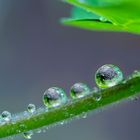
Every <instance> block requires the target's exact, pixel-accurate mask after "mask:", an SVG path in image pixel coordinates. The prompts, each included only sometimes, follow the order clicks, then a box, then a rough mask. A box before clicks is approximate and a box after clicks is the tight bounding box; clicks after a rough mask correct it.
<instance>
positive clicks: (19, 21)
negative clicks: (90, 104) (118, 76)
mask: <svg viewBox="0 0 140 140" xmlns="http://www.w3.org/2000/svg"><path fill="white" fill-rule="evenodd" d="M70 9H71V6H70V5H68V4H66V3H62V2H61V1H60V0H0V111H1V112H2V111H3V110H8V111H10V112H12V113H15V112H20V111H23V110H25V109H26V107H27V105H28V104H29V103H34V104H35V105H36V106H41V105H43V103H42V95H43V92H44V91H45V90H46V89H47V88H49V87H51V86H60V87H63V88H64V89H65V90H66V92H67V94H68V95H69V89H70V87H71V85H73V84H74V83H75V82H85V83H87V84H88V85H89V86H90V87H93V86H95V81H94V73H95V72H96V70H97V68H98V67H100V66H101V65H103V64H106V63H111V64H116V65H118V66H120V67H121V69H122V70H123V72H124V75H125V76H127V75H129V74H130V73H131V72H132V71H133V70H135V69H140V59H139V54H140V45H139V44H140V36H138V35H132V34H127V33H110V32H95V31H94V32H91V31H86V30H82V29H78V28H74V27H66V26H63V25H61V24H60V19H61V18H62V17H68V16H69V14H70ZM139 107H140V101H139V100H137V101H130V102H127V103H125V104H120V105H118V106H117V107H112V108H109V109H107V110H106V111H103V112H100V113H98V114H95V115H92V116H89V117H88V118H86V119H82V120H77V121H74V122H72V123H70V124H67V125H64V126H61V127H56V128H52V129H50V130H48V131H47V132H46V133H41V134H36V135H34V136H33V140H38V139H41V140H46V139H48V140H55V139H57V140H132V139H133V140H138V139H139V132H140V108H139ZM18 139H20V140H23V138H22V137H21V138H18Z"/></svg>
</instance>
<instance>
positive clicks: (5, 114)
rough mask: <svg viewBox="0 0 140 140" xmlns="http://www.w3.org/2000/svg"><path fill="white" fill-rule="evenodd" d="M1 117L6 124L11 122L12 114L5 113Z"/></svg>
mask: <svg viewBox="0 0 140 140" xmlns="http://www.w3.org/2000/svg"><path fill="white" fill-rule="evenodd" d="M1 117H2V119H3V120H4V121H5V122H9V121H10V120H11V117H12V116H11V113H10V112H8V111H3V112H2V114H1Z"/></svg>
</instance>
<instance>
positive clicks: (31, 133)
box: [23, 131, 33, 139]
mask: <svg viewBox="0 0 140 140" xmlns="http://www.w3.org/2000/svg"><path fill="white" fill-rule="evenodd" d="M32 135H33V132H32V131H28V132H24V133H23V137H24V138H25V139H31V138H32Z"/></svg>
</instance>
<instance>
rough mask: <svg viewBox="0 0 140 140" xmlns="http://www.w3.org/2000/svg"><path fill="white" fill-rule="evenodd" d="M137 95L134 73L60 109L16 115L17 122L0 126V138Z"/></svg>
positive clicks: (139, 84) (138, 77) (138, 76)
mask: <svg viewBox="0 0 140 140" xmlns="http://www.w3.org/2000/svg"><path fill="white" fill-rule="evenodd" d="M139 93H140V72H135V73H134V74H133V75H132V76H131V77H130V78H128V80H126V81H123V82H122V83H121V84H119V85H116V86H114V87H111V88H108V89H105V90H101V91H98V92H94V91H92V92H91V93H90V95H87V96H86V97H84V98H81V99H78V100H71V101H70V102H68V103H67V104H65V105H63V106H61V107H58V108H53V109H51V110H48V111H45V109H44V110H42V111H41V112H39V113H35V114H31V115H30V116H28V117H23V118H22V117H21V116H22V115H21V114H17V116H16V118H17V120H15V121H14V123H13V122H12V121H11V122H8V123H5V124H3V125H0V138H3V137H7V136H11V135H15V134H18V133H23V132H27V131H29V130H34V129H37V128H41V127H43V126H52V125H55V124H58V123H59V122H67V121H68V120H69V119H73V118H77V117H79V115H81V114H83V113H84V114H85V113H87V112H90V111H93V110H97V109H100V108H101V107H105V106H106V105H109V104H111V103H115V102H117V103H118V101H121V100H124V99H126V98H128V97H133V96H138V95H139ZM97 95H98V96H99V95H101V98H100V100H97ZM20 117H21V118H20Z"/></svg>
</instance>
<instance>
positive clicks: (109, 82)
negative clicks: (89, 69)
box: [95, 64, 123, 88]
mask: <svg viewBox="0 0 140 140" xmlns="http://www.w3.org/2000/svg"><path fill="white" fill-rule="evenodd" d="M122 80H123V74H122V71H121V70H120V69H119V68H118V67H117V66H115V65H112V64H106V65H103V66H102V67H100V68H99V69H98V70H97V72H96V74H95V81H96V84H97V85H98V86H99V87H100V88H109V87H112V86H115V85H117V84H119V83H120V82H122Z"/></svg>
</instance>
